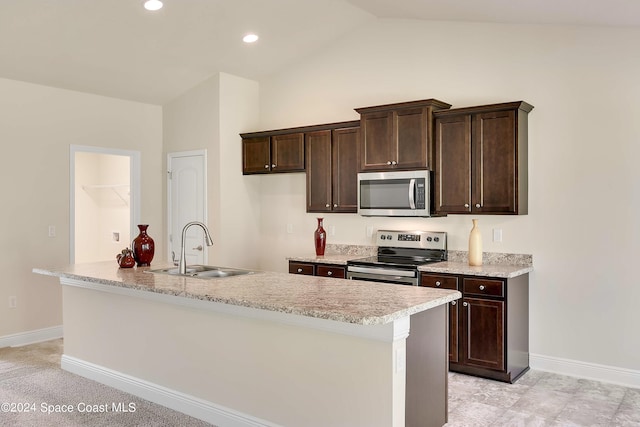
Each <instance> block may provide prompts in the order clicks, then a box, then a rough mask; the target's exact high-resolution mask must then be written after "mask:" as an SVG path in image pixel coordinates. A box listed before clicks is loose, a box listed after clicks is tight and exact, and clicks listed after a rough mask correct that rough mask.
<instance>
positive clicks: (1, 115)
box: [0, 79, 163, 337]
mask: <svg viewBox="0 0 640 427" xmlns="http://www.w3.org/2000/svg"><path fill="white" fill-rule="evenodd" d="M161 114H162V112H161V109H160V107H158V106H152V105H147V104H140V103H136V102H129V101H122V100H117V99H112V98H106V97H101V96H95V95H89V94H84V93H79V92H72V91H68V90H61V89H55V88H50V87H45V86H38V85H34V84H28V83H23V82H18V81H13V80H6V79H0V141H1V143H2V150H3V159H4V162H3V166H2V168H0V173H1V176H0V178H1V181H2V183H3V187H2V196H3V208H2V209H0V235H2V240H1V242H2V243H0V244H1V245H2V248H1V249H0V254H1V256H0V270H2V272H3V276H2V286H0V337H3V336H7V335H13V334H19V333H24V332H27V331H34V330H39V329H43V328H49V327H54V326H58V325H60V324H61V323H62V313H61V310H62V306H61V304H62V300H61V293H60V285H59V284H58V283H57V281H52V280H50V279H48V278H46V277H42V276H37V275H35V274H33V273H31V269H32V268H34V267H45V266H54V265H64V264H67V263H68V262H69V146H70V145H71V144H76V145H87V146H97V147H109V148H119V149H127V150H138V151H140V152H141V153H142V156H141V158H142V172H141V180H142V195H143V197H142V203H141V220H142V221H144V222H145V223H149V224H150V225H151V226H150V234H151V235H152V237H154V239H156V242H157V243H158V244H159V245H161V246H162V244H163V242H162V236H161V235H159V234H158V235H156V234H155V233H154V232H153V230H158V231H159V230H160V225H161V223H162V211H161V201H162V195H161V193H160V191H161V181H160V177H161V155H162V139H161V136H162V121H161ZM49 225H53V226H55V227H56V237H54V238H49V237H47V234H48V233H47V232H48V226H49ZM156 227H157V228H156ZM116 253H117V251H115V252H114V253H113V260H114V261H113V262H114V266H117V264H116V261H115V255H116ZM9 296H17V300H18V306H17V308H15V309H9V308H8V303H7V302H8V298H9Z"/></svg>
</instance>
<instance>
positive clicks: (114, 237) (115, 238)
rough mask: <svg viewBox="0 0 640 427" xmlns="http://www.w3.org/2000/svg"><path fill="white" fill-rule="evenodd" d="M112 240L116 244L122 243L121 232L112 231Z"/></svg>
mask: <svg viewBox="0 0 640 427" xmlns="http://www.w3.org/2000/svg"><path fill="white" fill-rule="evenodd" d="M111 240H113V241H114V242H119V241H120V232H119V231H112V232H111Z"/></svg>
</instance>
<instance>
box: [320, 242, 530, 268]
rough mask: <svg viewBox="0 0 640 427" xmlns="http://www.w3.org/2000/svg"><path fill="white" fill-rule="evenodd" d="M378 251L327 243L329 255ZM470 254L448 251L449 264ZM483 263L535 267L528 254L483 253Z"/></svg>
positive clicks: (373, 247) (463, 259)
mask: <svg viewBox="0 0 640 427" xmlns="http://www.w3.org/2000/svg"><path fill="white" fill-rule="evenodd" d="M377 251H378V247H377V246H371V245H344V244H335V243H327V253H334V254H342V255H362V256H363V257H365V256H371V255H375V254H376V253H377ZM468 260H469V253H468V252H467V251H452V250H450V251H448V261H449V262H467V261H468ZM482 262H483V263H484V264H508V265H526V266H532V265H533V255H528V254H506V253H500V252H483V253H482Z"/></svg>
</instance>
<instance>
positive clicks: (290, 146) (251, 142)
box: [242, 132, 304, 175]
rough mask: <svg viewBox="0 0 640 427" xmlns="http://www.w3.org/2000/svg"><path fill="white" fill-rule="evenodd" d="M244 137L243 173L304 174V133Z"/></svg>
mask: <svg viewBox="0 0 640 427" xmlns="http://www.w3.org/2000/svg"><path fill="white" fill-rule="evenodd" d="M245 135H248V134H243V135H242V173H243V174H245V175H248V174H256V173H272V172H304V133H302V132H295V133H288V134H279V135H272V136H269V135H266V136H245Z"/></svg>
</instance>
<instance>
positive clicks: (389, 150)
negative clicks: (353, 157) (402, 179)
mask: <svg viewBox="0 0 640 427" xmlns="http://www.w3.org/2000/svg"><path fill="white" fill-rule="evenodd" d="M360 131H361V132H362V135H361V138H362V146H361V153H360V170H363V171H366V170H385V169H392V168H393V167H394V166H393V165H392V161H396V162H397V158H396V143H395V141H394V132H393V113H392V112H390V111H387V112H378V113H368V114H363V115H362V117H361V118H360Z"/></svg>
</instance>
